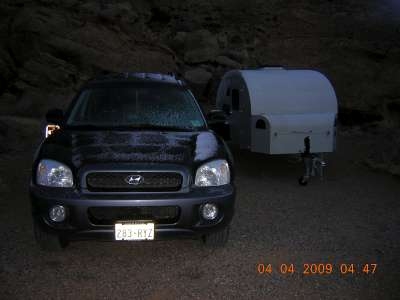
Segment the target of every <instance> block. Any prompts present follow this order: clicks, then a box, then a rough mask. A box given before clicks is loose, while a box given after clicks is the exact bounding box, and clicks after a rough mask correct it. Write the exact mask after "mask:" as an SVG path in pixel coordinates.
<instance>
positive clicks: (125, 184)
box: [86, 172, 182, 192]
mask: <svg viewBox="0 0 400 300" xmlns="http://www.w3.org/2000/svg"><path fill="white" fill-rule="evenodd" d="M86 184H87V187H88V189H89V191H93V192H102V191H103V192H135V191H136V192H168V191H178V190H180V188H181V186H182V175H181V174H180V173H176V172H93V173H89V174H88V175H87V176H86Z"/></svg>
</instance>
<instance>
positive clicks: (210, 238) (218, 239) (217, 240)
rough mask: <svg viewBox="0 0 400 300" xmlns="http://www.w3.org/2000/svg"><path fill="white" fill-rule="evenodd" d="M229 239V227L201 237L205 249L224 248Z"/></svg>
mask: <svg viewBox="0 0 400 300" xmlns="http://www.w3.org/2000/svg"><path fill="white" fill-rule="evenodd" d="M228 239H229V226H226V227H225V228H224V229H222V230H220V231H217V232H213V233H209V234H207V235H205V236H204V237H203V242H204V244H205V245H206V246H207V247H214V248H216V247H224V246H225V245H226V243H227V242H228Z"/></svg>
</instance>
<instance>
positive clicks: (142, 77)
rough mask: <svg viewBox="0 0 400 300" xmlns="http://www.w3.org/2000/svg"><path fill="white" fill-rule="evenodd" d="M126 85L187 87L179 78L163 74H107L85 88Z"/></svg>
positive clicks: (98, 77)
mask: <svg viewBox="0 0 400 300" xmlns="http://www.w3.org/2000/svg"><path fill="white" fill-rule="evenodd" d="M120 83H121V84H124V83H127V84H129V83H137V84H142V83H144V84H149V83H150V84H151V83H153V84H168V85H176V86H179V87H183V86H186V83H185V82H184V81H183V80H181V79H179V78H177V77H176V75H174V74H172V73H169V74H162V73H135V72H124V73H107V74H103V75H100V76H97V77H95V78H93V79H91V80H89V81H88V82H87V84H86V85H85V86H102V85H104V84H107V85H108V84H111V85H113V84H120Z"/></svg>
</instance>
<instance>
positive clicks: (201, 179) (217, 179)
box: [194, 159, 231, 186]
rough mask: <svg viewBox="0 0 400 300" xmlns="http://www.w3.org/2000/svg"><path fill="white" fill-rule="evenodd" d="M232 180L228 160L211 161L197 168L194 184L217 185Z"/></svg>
mask: <svg viewBox="0 0 400 300" xmlns="http://www.w3.org/2000/svg"><path fill="white" fill-rule="evenodd" d="M230 181H231V174H230V172H229V165H228V163H227V162H226V160H223V159H218V160H213V161H210V162H208V163H206V164H204V165H202V166H200V167H199V168H198V169H197V172H196V178H195V181H194V184H195V185H197V186H216V185H224V184H228V183H229V182H230Z"/></svg>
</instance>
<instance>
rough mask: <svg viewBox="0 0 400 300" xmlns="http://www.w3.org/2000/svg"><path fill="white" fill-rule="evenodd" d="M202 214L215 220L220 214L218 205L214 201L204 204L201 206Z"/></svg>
mask: <svg viewBox="0 0 400 300" xmlns="http://www.w3.org/2000/svg"><path fill="white" fill-rule="evenodd" d="M201 215H202V216H203V218H204V219H206V220H214V219H215V218H216V217H217V216H218V207H217V206H216V205H215V204H212V203H207V204H204V205H203V206H202V207H201Z"/></svg>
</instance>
